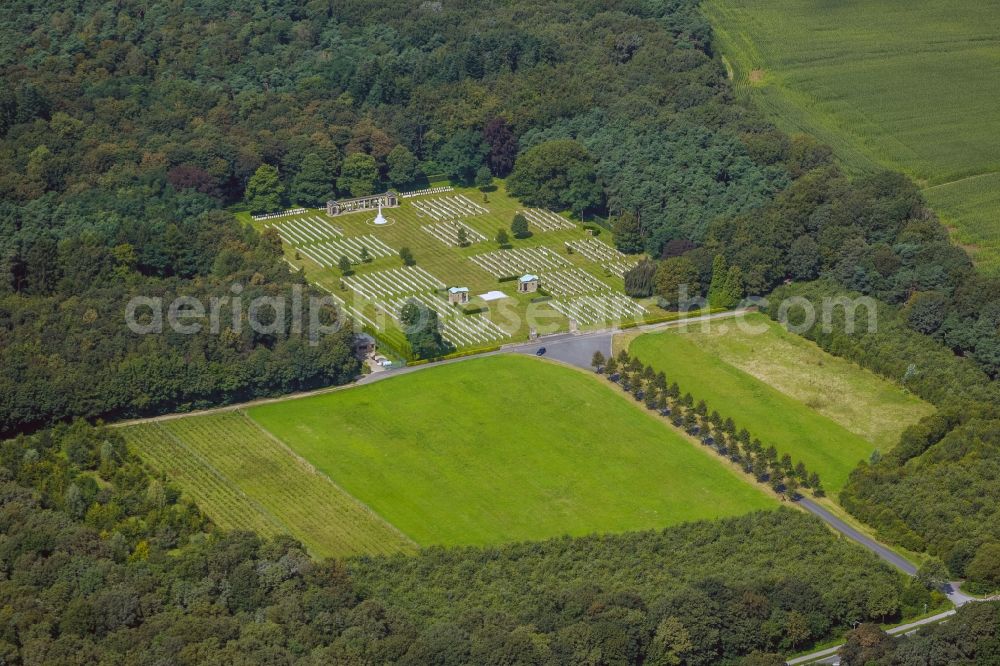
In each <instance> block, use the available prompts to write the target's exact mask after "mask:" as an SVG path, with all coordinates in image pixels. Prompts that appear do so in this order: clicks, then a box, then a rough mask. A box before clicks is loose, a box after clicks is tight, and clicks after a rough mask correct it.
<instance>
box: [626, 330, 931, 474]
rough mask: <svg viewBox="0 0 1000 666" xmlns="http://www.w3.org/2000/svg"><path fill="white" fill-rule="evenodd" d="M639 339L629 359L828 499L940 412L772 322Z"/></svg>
mask: <svg viewBox="0 0 1000 666" xmlns="http://www.w3.org/2000/svg"><path fill="white" fill-rule="evenodd" d="M746 323H747V326H746V327H740V326H737V325H736V324H735V323H734V322H731V321H727V322H721V323H713V324H712V325H711V326H710V327H702V326H701V325H694V324H692V325H688V326H685V327H680V328H676V329H670V330H668V331H665V332H661V333H647V334H645V335H641V336H639V337H637V338H635V339H634V340H633V341H632V342H631V344H630V347H629V350H630V352H631V353H633V354H634V355H636V356H637V357H638V358H640V359H641V360H642V361H644V362H645V363H648V364H651V365H653V366H654V367H655V368H657V369H658V370H663V371H664V372H665V373H666V375H667V378H668V380H669V381H676V382H677V383H678V384H679V385H680V387H681V390H682V391H684V392H689V393H691V394H692V395H693V396H694V397H695V399H696V400H698V399H701V400H705V401H706V402H707V403H708V405H709V407H710V408H711V409H715V410H718V411H719V413H720V414H722V415H723V416H728V417H731V418H732V419H733V420H734V421H735V422H736V424H737V427H745V428H746V429H747V430H749V431H750V433H751V434H752V435H753V436H755V437H758V438H760V440H761V441H762V442H763V443H764V445H765V446H767V445H770V444H773V445H774V446H775V448H777V449H778V451H779V452H780V453H788V454H790V455H791V456H792V458H793V459H796V460H802V461H803V462H804V463H805V464H806V466H807V467H808V468H809V469H810V470H814V471H816V472H817V473H818V474H819V475H820V477H821V478H822V479H823V483H824V485H825V486H826V489H827V491H828V492H831V494H832V493H834V492H836V491H838V490H839V489H840V488H841V487H843V485H844V483H845V482H846V480H847V477H848V475H849V474H850V472H851V470H852V469H854V467H855V466H856V465H857V463H858V462H859V461H861V460H864V459H867V458H868V457H870V456H871V454H872V452H873V451H875V449H880V450H881V451H886V450H888V449H889V448H891V447H892V446H893V445H894V444H895V443H896V441H897V440H898V438H899V435H900V434H901V432H902V431H903V429H905V428H906V427H907V426H908V425H910V424H912V423H915V422H916V421H918V420H919V419H920V418H922V417H923V416H925V415H927V414H929V413H931V412H932V411H933V407H931V406H930V405H929V404H927V403H925V402H923V401H921V400H920V399H918V398H916V397H914V396H912V395H910V394H909V393H907V392H905V391H904V390H903V389H902V388H900V387H898V386H896V385H895V384H893V383H891V382H888V381H886V380H884V379H882V378H880V377H878V376H876V375H874V374H872V373H870V372H868V371H867V370H864V369H862V368H861V367H859V366H856V365H854V364H852V363H850V362H849V361H846V360H844V359H840V358H837V357H834V356H831V355H830V354H827V353H826V352H824V351H823V350H821V349H820V348H819V347H817V346H816V345H815V344H813V343H812V342H810V341H808V340H805V339H804V338H801V337H799V336H796V335H794V334H792V333H789V332H787V331H785V330H784V329H783V328H782V327H781V326H780V325H778V324H776V323H775V322H772V321H771V320H770V319H768V318H767V317H765V316H764V315H756V314H755V315H750V316H748V317H747V319H746Z"/></svg>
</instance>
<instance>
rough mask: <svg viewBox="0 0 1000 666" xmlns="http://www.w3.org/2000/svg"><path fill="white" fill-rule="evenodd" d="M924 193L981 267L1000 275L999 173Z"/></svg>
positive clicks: (950, 184)
mask: <svg viewBox="0 0 1000 666" xmlns="http://www.w3.org/2000/svg"><path fill="white" fill-rule="evenodd" d="M924 196H926V197H927V202H928V203H929V204H930V205H931V207H932V208H933V209H934V211H935V212H936V213H937V214H938V216H939V217H940V218H941V221H942V222H944V223H945V224H947V225H948V227H949V228H951V229H952V237H953V238H954V240H955V242H957V243H959V244H960V245H962V246H963V247H965V249H966V250H967V251H968V252H969V254H970V255H971V256H972V258H973V260H974V261H975V262H976V265H977V266H978V267H979V269H980V270H982V271H983V272H985V273H989V274H991V275H1000V249H997V248H1000V172H997V173H988V174H983V175H981V176H973V177H971V178H963V179H962V180H957V181H955V182H953V183H946V184H944V185H937V186H935V187H931V188H928V189H926V190H924Z"/></svg>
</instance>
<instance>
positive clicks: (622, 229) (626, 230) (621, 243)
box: [611, 210, 643, 254]
mask: <svg viewBox="0 0 1000 666" xmlns="http://www.w3.org/2000/svg"><path fill="white" fill-rule="evenodd" d="M611 233H613V234H614V238H615V247H617V248H618V250H619V251H621V252H624V253H625V254H639V253H640V252H642V250H643V240H642V227H641V226H640V225H639V216H638V215H636V214H635V213H634V212H632V211H629V210H626V211H622V213H621V215H619V216H618V217H616V218H615V219H614V222H612V225H611Z"/></svg>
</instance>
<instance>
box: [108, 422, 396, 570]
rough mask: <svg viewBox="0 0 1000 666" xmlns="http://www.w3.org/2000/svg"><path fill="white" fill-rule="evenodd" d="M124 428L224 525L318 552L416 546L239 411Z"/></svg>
mask: <svg viewBox="0 0 1000 666" xmlns="http://www.w3.org/2000/svg"><path fill="white" fill-rule="evenodd" d="M124 434H125V437H126V439H127V440H128V443H129V446H130V447H131V448H132V449H133V450H134V451H135V452H136V453H138V454H139V455H140V456H141V457H142V459H143V460H144V461H145V462H146V463H147V464H148V465H150V467H152V468H153V469H155V470H156V471H158V472H162V473H165V474H166V475H167V476H168V477H170V479H171V481H172V482H173V483H176V484H177V485H178V486H180V487H181V488H182V489H183V491H184V492H185V493H187V494H188V495H190V496H191V498H192V499H194V500H195V501H196V502H197V503H198V506H199V507H200V508H201V509H202V511H204V512H205V513H206V514H208V515H209V517H211V518H212V520H213V521H214V522H215V523H216V524H217V525H219V526H220V527H222V528H225V529H244V530H252V531H255V532H257V533H259V534H262V535H265V536H274V535H276V534H282V533H287V534H291V535H292V536H294V537H295V538H297V539H298V540H299V541H301V542H302V543H303V544H305V545H306V547H307V548H308V549H309V551H310V552H311V553H313V554H314V555H316V556H318V557H325V556H343V555H356V554H359V553H393V552H400V551H403V552H408V551H412V550H413V549H414V544H413V543H412V542H410V541H409V540H408V539H407V538H406V537H404V536H403V535H402V534H400V533H399V532H398V531H397V530H395V529H394V528H393V527H392V526H390V525H388V524H387V523H386V522H385V521H383V520H382V519H381V518H379V517H378V516H377V515H375V514H374V513H373V512H372V511H371V510H370V509H368V508H366V507H365V506H363V505H362V504H361V503H359V502H358V501H357V500H356V499H354V498H353V497H351V496H350V495H348V494H347V493H345V492H344V491H343V490H341V489H340V488H338V487H336V486H335V485H334V484H333V483H332V482H331V481H330V479H329V478H327V477H326V476H325V475H323V474H321V473H319V472H317V471H316V470H315V469H313V468H312V467H311V466H310V465H309V464H308V463H306V462H305V461H304V460H302V459H301V458H299V457H298V456H296V455H295V454H294V453H292V452H291V451H290V450H288V449H287V448H286V447H284V446H283V445H282V444H281V443H280V442H278V441H277V440H275V439H274V438H273V437H271V436H270V435H269V434H268V433H266V432H264V431H263V430H261V428H260V427H259V426H257V425H256V424H255V423H253V422H252V421H251V420H250V419H248V418H247V417H246V416H245V415H244V414H242V413H239V412H228V413H224V414H220V415H205V416H189V417H185V418H181V419H169V420H164V421H158V422H153V423H149V424H143V425H139V426H133V427H130V428H126V429H125V430H124Z"/></svg>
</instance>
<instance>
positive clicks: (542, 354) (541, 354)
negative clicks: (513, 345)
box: [535, 347, 545, 356]
mask: <svg viewBox="0 0 1000 666" xmlns="http://www.w3.org/2000/svg"><path fill="white" fill-rule="evenodd" d="M544 355H545V347H539V348H538V351H536V352H535V356H544Z"/></svg>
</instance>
